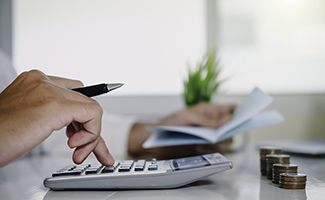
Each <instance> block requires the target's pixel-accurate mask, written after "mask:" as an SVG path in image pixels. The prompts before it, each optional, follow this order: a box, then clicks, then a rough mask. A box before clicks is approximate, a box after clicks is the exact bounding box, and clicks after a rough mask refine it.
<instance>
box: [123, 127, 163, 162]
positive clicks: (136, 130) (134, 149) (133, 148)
mask: <svg viewBox="0 0 325 200" xmlns="http://www.w3.org/2000/svg"><path fill="white" fill-rule="evenodd" d="M157 124H158V123H157V122H137V123H135V124H134V125H133V126H132V128H131V130H130V133H129V139H128V153H129V154H130V155H132V156H137V155H142V154H144V153H148V152H147V151H146V150H145V149H143V148H142V144H143V143H144V142H145V140H146V139H147V138H148V137H149V135H150V132H149V131H148V128H149V127H151V126H154V125H157Z"/></svg>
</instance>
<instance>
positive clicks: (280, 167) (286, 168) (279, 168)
mask: <svg viewBox="0 0 325 200" xmlns="http://www.w3.org/2000/svg"><path fill="white" fill-rule="evenodd" d="M297 172H298V166H297V165H294V164H274V165H273V168H272V174H273V176H272V182H273V183H275V184H279V180H280V174H282V173H293V174H296V173H297Z"/></svg>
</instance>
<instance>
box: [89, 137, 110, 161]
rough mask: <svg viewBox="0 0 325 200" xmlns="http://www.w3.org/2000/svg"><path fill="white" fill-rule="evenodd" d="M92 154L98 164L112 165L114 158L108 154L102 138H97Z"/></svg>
mask: <svg viewBox="0 0 325 200" xmlns="http://www.w3.org/2000/svg"><path fill="white" fill-rule="evenodd" d="M93 152H94V154H95V156H96V158H97V160H98V161H99V162H100V163H102V164H103V165H113V164H114V158H113V156H112V155H111V154H110V153H109V151H108V148H107V146H106V144H105V141H104V140H103V138H102V137H100V138H99V142H98V144H97V146H96V147H95V149H94V151H93Z"/></svg>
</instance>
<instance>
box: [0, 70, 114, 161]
mask: <svg viewBox="0 0 325 200" xmlns="http://www.w3.org/2000/svg"><path fill="white" fill-rule="evenodd" d="M81 86H82V83H81V82H80V81H75V80H68V79H63V78H58V77H51V76H46V75H45V74H43V73H42V72H40V71H37V70H32V71H29V72H24V73H22V74H21V75H19V76H18V77H17V78H16V80H15V81H14V82H13V83H11V84H10V85H9V86H8V87H7V88H6V89H5V90H4V91H3V92H2V93H1V94H0V130H1V132H0V166H3V165H5V164H7V163H8V162H10V161H12V160H14V159H16V158H17V157H19V156H20V155H22V154H24V153H26V152H29V151H31V150H32V149H33V148H34V147H35V146H37V145H38V144H39V143H41V142H42V141H43V140H45V139H46V138H47V137H48V136H49V135H50V134H51V133H52V132H53V131H55V130H59V129H61V128H64V127H66V126H68V125H69V124H70V125H69V126H68V128H67V136H68V146H69V147H70V148H75V150H74V152H73V161H74V162H75V163H77V164H80V163H82V162H83V161H84V160H85V159H86V158H87V156H88V155H89V154H90V153H91V152H93V153H94V154H95V155H96V157H97V159H98V160H99V161H100V162H101V163H102V164H103V165H110V164H113V163H114V160H113V157H112V156H111V155H110V153H109V151H108V149H107V147H106V145H105V142H104V140H103V139H102V138H101V137H100V131H101V119H102V113H103V111H102V108H101V107H100V106H99V104H98V103H97V102H96V101H95V100H93V99H91V98H88V97H86V96H84V95H82V94H80V93H77V92H74V91H72V90H71V88H76V87H81ZM71 123H75V124H77V125H79V128H78V130H75V129H73V128H72V125H71Z"/></svg>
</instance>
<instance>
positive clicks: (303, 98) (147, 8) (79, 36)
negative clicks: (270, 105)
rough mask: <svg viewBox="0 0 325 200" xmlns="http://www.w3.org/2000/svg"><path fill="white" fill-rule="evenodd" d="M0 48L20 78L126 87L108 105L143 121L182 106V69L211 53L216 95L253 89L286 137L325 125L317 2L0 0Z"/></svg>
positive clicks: (321, 10) (323, 38)
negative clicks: (267, 100)
mask: <svg viewBox="0 0 325 200" xmlns="http://www.w3.org/2000/svg"><path fill="white" fill-rule="evenodd" d="M0 47H1V48H2V49H3V50H4V51H5V52H6V53H7V54H8V55H9V57H11V59H12V60H13V62H14V65H15V67H16V70H17V71H18V72H22V71H25V70H29V69H32V68H38V69H40V70H42V71H44V72H45V73H47V74H52V75H58V76H64V77H71V78H75V79H80V80H82V81H83V82H84V83H85V84H87V85H88V84H94V83H99V82H124V83H126V85H125V86H124V87H123V88H122V89H120V90H118V91H116V92H115V91H114V92H113V93H112V94H110V98H111V101H110V104H109V106H108V107H110V108H111V110H112V111H114V112H124V113H134V112H141V113H149V114H152V113H159V112H162V113H164V112H165V113H168V112H170V111H173V110H175V109H178V108H179V107H181V106H182V102H181V100H180V98H179V97H180V95H181V94H182V90H183V88H182V87H183V79H184V78H185V76H186V73H187V68H188V65H191V66H193V65H195V64H196V63H197V62H198V61H199V60H200V59H201V58H202V56H203V55H204V54H205V53H206V52H207V51H208V50H209V49H210V50H211V49H217V50H218V57H219V59H220V61H221V65H222V68H223V71H222V77H223V78H228V80H227V81H226V82H225V83H224V85H223V86H222V88H221V91H220V93H221V94H222V95H227V96H229V95H230V96H236V95H244V94H247V93H248V92H249V91H250V90H252V89H253V88H254V87H255V86H259V87H260V88H262V89H263V90H264V91H266V92H268V93H271V94H273V95H275V96H276V100H277V101H276V105H275V106H276V107H277V108H278V109H279V110H280V111H282V112H283V113H284V115H285V117H286V118H287V119H288V122H287V123H286V125H282V126H287V128H288V127H289V129H288V130H290V132H292V134H298V135H306V134H307V132H308V134H314V135H323V134H322V133H321V131H322V130H323V128H325V127H324V123H323V121H324V119H325V114H324V113H325V112H324V108H325V105H324V104H325V98H324V93H325V81H324V75H325V1H324V0H272V1H268V0H191V1H188V0H136V1H135V0H92V1H88V0H68V1H67V0H13V1H10V0H0ZM115 96H116V97H115ZM123 97H125V98H123ZM142 97H145V98H142ZM149 97H150V98H149ZM225 101H227V100H225ZM140 102H141V103H142V105H144V106H146V108H145V109H144V107H141V106H140V107H141V110H140V111H138V110H137V109H139V107H138V106H137V104H139V103H140ZM162 102H163V103H162ZM157 105H159V106H157ZM158 107H159V108H158ZM123 109H124V111H122V110H123ZM282 128H283V127H282ZM268 130H269V132H272V131H277V129H276V128H274V129H271V130H270V129H268ZM268 134H269V135H270V133H268ZM271 135H272V134H271Z"/></svg>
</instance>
